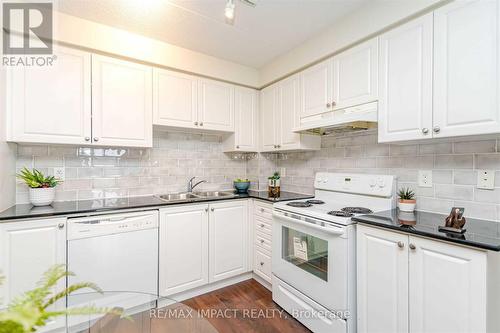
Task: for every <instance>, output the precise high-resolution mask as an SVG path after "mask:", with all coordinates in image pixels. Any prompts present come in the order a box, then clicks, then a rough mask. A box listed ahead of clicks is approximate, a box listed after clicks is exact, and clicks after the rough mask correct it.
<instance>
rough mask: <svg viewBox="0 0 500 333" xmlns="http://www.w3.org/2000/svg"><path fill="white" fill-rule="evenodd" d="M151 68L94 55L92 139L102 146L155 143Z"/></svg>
mask: <svg viewBox="0 0 500 333" xmlns="http://www.w3.org/2000/svg"><path fill="white" fill-rule="evenodd" d="M151 96H152V69H151V67H149V66H145V65H140V64H136V63H132V62H129V61H124V60H119V59H115V58H110V57H105V56H101V55H93V56H92V141H93V143H94V144H98V145H103V146H132V147H152V145H153V134H152V133H153V121H152V118H153V108H152V98H151Z"/></svg>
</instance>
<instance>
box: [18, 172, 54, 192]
mask: <svg viewBox="0 0 500 333" xmlns="http://www.w3.org/2000/svg"><path fill="white" fill-rule="evenodd" d="M16 176H17V178H19V179H21V180H23V181H24V182H25V183H26V185H28V186H29V187H31V188H50V187H56V186H57V185H58V184H59V183H61V180H60V179H58V178H56V177H54V176H45V175H44V174H43V173H41V172H40V171H38V170H37V169H33V170H29V169H27V168H26V167H24V168H23V169H22V170H21V172H19V173H18V174H17V175H16Z"/></svg>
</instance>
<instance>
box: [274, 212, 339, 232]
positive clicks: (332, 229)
mask: <svg viewBox="0 0 500 333" xmlns="http://www.w3.org/2000/svg"><path fill="white" fill-rule="evenodd" d="M273 217H276V218H277V219H280V220H284V221H288V222H292V223H297V224H300V225H303V226H306V227H309V228H312V229H316V230H318V231H321V232H326V233H329V234H331V235H337V236H341V235H343V234H344V230H343V229H342V228H338V227H320V226H319V225H317V224H314V223H309V222H305V221H302V220H299V219H294V218H293V217H288V216H284V215H281V214H278V213H276V212H273Z"/></svg>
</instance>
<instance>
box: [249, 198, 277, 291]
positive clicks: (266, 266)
mask: <svg viewBox="0 0 500 333" xmlns="http://www.w3.org/2000/svg"><path fill="white" fill-rule="evenodd" d="M272 213H273V205H272V204H270V203H265V202H262V201H257V200H255V201H254V210H253V227H254V246H253V271H254V273H255V274H256V275H257V276H259V277H260V278H262V279H263V280H264V281H266V282H268V283H269V284H271V283H272V274H271V258H272V242H271V240H272V223H273V220H272Z"/></svg>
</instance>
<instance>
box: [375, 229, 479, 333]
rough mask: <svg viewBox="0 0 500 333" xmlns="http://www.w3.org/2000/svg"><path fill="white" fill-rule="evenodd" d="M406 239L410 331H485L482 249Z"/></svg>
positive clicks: (411, 238)
mask: <svg viewBox="0 0 500 333" xmlns="http://www.w3.org/2000/svg"><path fill="white" fill-rule="evenodd" d="M409 242H410V245H409V248H410V250H409V252H410V256H409V262H410V269H409V284H410V289H409V295H410V307H409V308H410V318H409V322H410V332H486V331H487V329H486V322H487V320H486V314H487V308H486V305H487V299H486V297H487V296H486V295H487V292H486V288H487V262H486V259H487V254H486V252H484V251H478V250H472V249H468V248H464V247H459V246H455V245H449V244H446V243H442V242H436V241H432V240H428V239H423V238H420V237H412V236H410V237H409ZM412 245H413V246H412ZM450 277H452V278H450ZM443 281H446V282H443ZM458 290H459V292H457V291H458ZM382 304H384V305H385V303H381V305H382ZM447 309H448V310H449V309H453V311H448V310H447ZM458 313H459V314H460V315H459V316H457V314H458Z"/></svg>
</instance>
